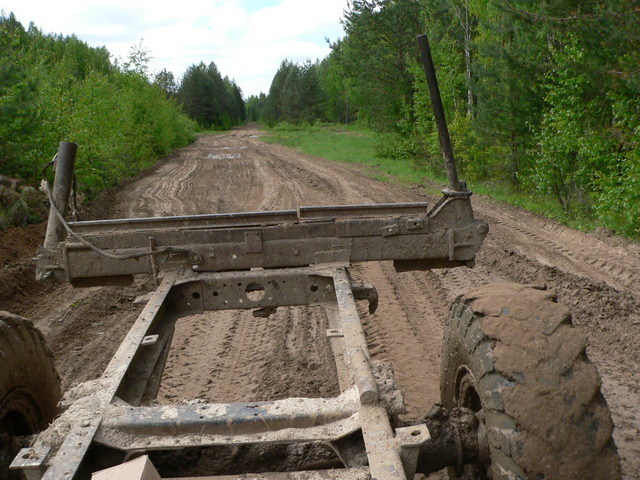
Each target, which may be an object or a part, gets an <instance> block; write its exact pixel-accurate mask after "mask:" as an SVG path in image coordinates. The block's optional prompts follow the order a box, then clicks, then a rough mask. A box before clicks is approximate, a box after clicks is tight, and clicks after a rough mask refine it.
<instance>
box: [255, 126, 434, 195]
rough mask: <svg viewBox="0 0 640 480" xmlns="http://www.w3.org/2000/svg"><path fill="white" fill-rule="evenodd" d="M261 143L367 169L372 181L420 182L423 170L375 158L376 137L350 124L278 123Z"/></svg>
mask: <svg viewBox="0 0 640 480" xmlns="http://www.w3.org/2000/svg"><path fill="white" fill-rule="evenodd" d="M266 131H267V135H266V136H264V137H262V140H263V141H265V142H267V143H278V144H280V145H286V146H288V147H292V148H295V149H297V150H299V151H301V152H304V153H308V154H310V155H317V156H319V157H323V158H328V159H329V160H334V161H338V162H346V163H360V164H363V165H367V166H369V167H371V168H370V169H368V170H369V171H367V172H365V173H367V174H368V175H369V176H371V177H373V178H375V179H376V180H381V181H384V182H389V181H392V179H390V178H389V176H391V177H393V178H395V179H396V181H399V182H401V183H404V182H408V183H422V179H423V178H424V177H425V176H427V175H428V172H427V170H426V169H416V168H415V166H414V165H413V164H412V163H411V162H407V161H403V160H398V159H391V158H383V157H379V156H376V154H375V145H376V142H377V141H378V139H377V135H376V134H375V133H373V132H371V131H370V130H366V129H364V128H362V127H357V126H352V125H324V126H297V125H289V124H281V125H279V126H276V127H274V128H271V129H268V130H266Z"/></svg>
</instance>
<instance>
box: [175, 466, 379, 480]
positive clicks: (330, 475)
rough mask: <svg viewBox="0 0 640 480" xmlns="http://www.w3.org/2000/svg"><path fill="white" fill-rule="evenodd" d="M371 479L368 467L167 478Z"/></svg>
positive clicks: (177, 479)
mask: <svg viewBox="0 0 640 480" xmlns="http://www.w3.org/2000/svg"><path fill="white" fill-rule="evenodd" d="M248 478H250V479H251V480H371V474H370V472H369V469H368V468H367V467H353V468H334V469H331V470H313V471H302V472H265V473H251V474H249V475H246V474H245V475H240V476H238V475H219V476H213V477H212V476H209V477H180V478H166V479H165V480H247V479H248Z"/></svg>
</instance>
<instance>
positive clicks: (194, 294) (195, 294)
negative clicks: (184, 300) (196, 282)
mask: <svg viewBox="0 0 640 480" xmlns="http://www.w3.org/2000/svg"><path fill="white" fill-rule="evenodd" d="M191 296H192V297H193V298H200V294H199V293H198V292H193V293H192V294H191Z"/></svg>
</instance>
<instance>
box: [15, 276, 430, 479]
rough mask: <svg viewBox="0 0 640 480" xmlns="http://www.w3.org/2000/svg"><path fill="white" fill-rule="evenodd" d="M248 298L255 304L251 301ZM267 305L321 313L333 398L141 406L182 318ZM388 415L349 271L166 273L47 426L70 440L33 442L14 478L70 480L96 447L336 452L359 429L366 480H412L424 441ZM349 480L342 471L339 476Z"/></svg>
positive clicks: (418, 429) (422, 433) (424, 434)
mask: <svg viewBox="0 0 640 480" xmlns="http://www.w3.org/2000/svg"><path fill="white" fill-rule="evenodd" d="M285 285H286V291H283V289H282V288H281V287H283V286H285ZM225 286H226V287H227V288H231V289H233V290H234V291H235V292H236V293H237V294H236V295H227V296H226V299H227V301H223V302H222V304H221V303H220V302H219V301H218V297H220V296H221V295H220V294H219V292H220V290H221V289H224V288H225ZM248 287H249V288H248ZM356 287H357V288H356V290H355V291H356V292H366V295H365V294H364V293H361V294H360V295H358V296H361V297H362V298H364V297H365V296H368V297H369V298H372V297H375V292H373V295H372V292H371V287H369V286H362V285H356ZM256 289H257V291H258V292H260V293H262V294H263V296H262V298H259V299H255V298H256V297H255V296H250V295H249V293H250V292H252V291H256ZM251 298H254V299H253V300H252V299H251ZM274 300H277V301H278V303H279V305H312V306H322V307H324V309H325V310H326V312H327V315H328V318H329V319H330V326H331V328H330V329H329V330H328V332H327V335H328V336H329V337H330V339H331V343H332V347H333V349H334V356H335V358H336V363H337V365H336V366H337V368H338V371H339V372H343V373H344V372H347V377H346V380H345V379H344V378H343V379H342V382H341V389H342V393H341V395H340V396H338V397H336V398H329V399H323V398H315V399H309V398H300V399H285V400H279V401H272V402H251V403H232V404H195V405H180V406H143V404H144V403H148V401H149V400H151V399H153V398H155V395H156V394H157V390H158V387H159V381H160V377H161V372H162V370H163V368H164V364H165V361H166V358H167V354H168V349H169V345H170V343H171V336H172V332H173V327H174V325H175V322H176V321H177V320H178V319H179V318H181V317H184V316H188V315H192V314H196V313H201V312H204V311H212V310H222V309H233V308H258V309H259V308H264V307H269V306H271V305H272V304H273V301H274ZM345 367H346V368H345ZM388 409H390V406H389V405H386V404H385V403H384V402H382V401H381V399H380V396H379V394H378V383H377V380H376V379H375V378H374V372H373V371H372V367H371V364H370V355H369V351H368V348H367V344H366V340H365V336H364V332H363V329H362V325H361V323H360V318H359V315H358V312H357V309H356V304H355V297H354V290H352V281H351V280H350V278H349V275H348V271H347V268H346V266H343V265H326V266H320V267H306V268H297V269H279V270H277V271H268V270H254V271H245V272H222V273H207V274H198V275H195V274H194V275H193V276H192V277H191V278H185V277H176V276H173V275H170V274H168V275H166V276H165V277H164V279H163V280H162V283H161V284H160V286H159V287H158V289H157V290H156V291H155V292H154V293H153V295H152V296H151V297H150V298H149V300H148V303H147V305H146V307H145V308H144V310H143V311H142V313H141V314H140V316H139V317H138V319H137V321H136V322H135V324H134V326H133V327H132V328H131V331H130V332H129V334H128V336H127V337H126V339H125V340H124V341H123V342H122V344H121V345H120V348H119V349H118V351H117V352H116V354H115V356H114V357H113V359H112V360H111V362H110V363H109V365H108V367H107V368H106V370H105V372H104V374H103V375H102V377H101V378H99V379H98V380H97V382H96V384H95V385H94V388H93V393H91V394H90V395H87V396H85V397H83V398H81V399H79V400H77V401H76V402H74V403H73V404H72V405H71V406H70V408H69V409H68V410H67V411H66V412H65V413H64V414H63V415H62V416H61V417H60V418H59V419H57V420H56V422H55V423H54V426H55V425H57V426H58V428H59V429H60V430H68V432H67V433H66V434H65V435H64V438H61V440H62V443H61V444H60V445H53V446H52V445H51V443H55V442H51V436H47V435H41V436H39V437H37V439H36V442H35V444H34V445H33V446H32V447H31V448H27V449H23V451H21V452H20V454H19V455H18V456H17V457H16V460H15V461H14V463H13V465H12V468H21V469H23V470H24V472H25V473H26V475H27V478H28V479H29V480H32V479H43V480H71V479H74V478H78V477H76V474H77V473H78V472H81V470H82V469H81V465H82V461H83V458H84V457H85V454H86V453H87V451H88V450H89V447H90V446H91V445H92V444H93V443H94V442H95V444H99V445H103V446H108V447H111V448H115V449H118V450H121V451H123V452H126V453H127V455H133V454H136V453H138V452H143V451H150V450H170V449H181V448H186V447H197V446H213V445H230V444H259V443H295V442H305V443H308V442H321V443H325V444H329V445H333V446H334V447H335V448H338V447H337V442H339V440H340V439H342V438H345V437H347V436H349V435H351V434H353V433H354V432H357V431H359V430H361V431H362V436H363V438H364V442H365V445H366V452H367V457H368V463H369V467H368V473H369V474H370V475H371V477H373V478H377V479H381V480H382V479H389V480H391V479H404V478H412V475H413V473H412V472H415V468H416V462H417V449H418V448H419V446H420V445H421V444H422V443H424V442H425V441H426V440H427V439H428V438H429V433H428V431H427V428H426V426H425V425H418V426H412V427H408V428H404V429H396V430H395V432H394V431H393V430H392V428H391V425H390V423H389V414H390V412H389V411H388ZM391 413H392V412H391ZM396 413H398V412H396ZM338 454H340V452H339V451H338ZM349 472H350V469H345V470H344V474H345V475H348V474H349ZM336 474H338V472H335V473H334V475H336Z"/></svg>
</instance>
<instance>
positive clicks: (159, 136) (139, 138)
mask: <svg viewBox="0 0 640 480" xmlns="http://www.w3.org/2000/svg"><path fill="white" fill-rule="evenodd" d="M0 46H1V48H0V115H1V116H2V119H3V121H2V122H0V169H1V172H2V173H3V174H6V175H9V176H13V177H20V178H23V179H25V180H26V181H27V182H28V183H31V184H37V182H38V180H39V177H40V167H41V165H42V164H43V163H45V162H46V161H48V160H50V159H51V158H52V157H53V155H54V154H55V152H56V150H57V147H58V143H59V142H60V141H62V140H65V141H71V142H75V143H78V144H79V145H80V148H79V150H78V160H77V174H78V182H79V185H80V187H81V188H82V189H84V190H85V191H86V192H87V193H89V195H90V196H91V195H94V194H95V193H97V192H98V191H100V190H101V189H103V188H105V187H108V186H110V185H113V184H115V183H116V182H117V181H118V180H120V179H122V178H123V177H125V176H129V175H132V174H134V173H136V172H138V171H139V170H140V169H142V168H145V167H147V166H149V165H151V163H153V162H154V161H155V160H156V159H157V158H158V157H159V156H161V155H165V154H167V153H168V152H170V151H171V150H172V149H174V148H178V147H181V146H183V145H186V144H187V143H189V142H190V141H192V140H193V131H194V128H195V125H194V124H193V122H192V121H191V120H189V119H188V118H187V117H186V116H185V115H184V114H183V113H182V110H181V108H180V107H179V106H178V104H177V103H176V101H175V100H172V99H171V98H168V96H167V94H166V91H165V90H163V89H162V88H161V87H160V86H158V85H154V84H152V83H151V82H150V81H149V79H148V78H147V77H146V71H147V68H146V62H147V61H148V60H149V56H148V53H147V52H145V51H144V49H143V48H142V46H141V45H139V46H137V47H134V49H133V50H132V54H131V57H130V58H129V60H128V61H127V62H126V63H125V64H124V66H123V67H122V68H119V67H117V66H114V65H112V64H111V63H110V61H109V52H108V51H107V50H106V49H104V48H92V47H89V46H88V45H86V44H85V43H84V42H82V41H80V40H78V39H77V38H76V37H75V36H69V37H63V36H60V35H45V34H43V33H42V32H40V31H39V30H38V29H37V28H36V27H34V26H33V25H32V26H30V27H29V29H28V30H25V29H24V28H23V27H22V25H21V24H20V23H19V22H17V21H16V19H15V17H14V16H13V15H12V14H10V15H9V16H8V17H5V16H0ZM25 192H27V193H25ZM28 192H29V190H24V189H23V191H22V192H21V193H20V195H21V198H20V199H19V200H16V201H15V202H14V203H13V204H12V206H10V207H9V206H6V205H5V207H6V208H5V207H3V210H2V212H3V213H2V216H3V218H4V219H5V220H6V219H7V218H9V217H11V218H12V219H13V220H12V221H14V222H18V223H24V222H25V221H31V217H30V216H29V215H31V213H30V214H29V215H27V217H25V214H24V208H25V207H28V208H29V211H30V212H33V208H34V207H33V205H31V204H30V201H31V200H30V198H31V197H30V196H29V195H31V194H30V193H28ZM24 195H27V196H28V198H26V197H24Z"/></svg>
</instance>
